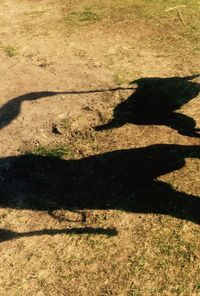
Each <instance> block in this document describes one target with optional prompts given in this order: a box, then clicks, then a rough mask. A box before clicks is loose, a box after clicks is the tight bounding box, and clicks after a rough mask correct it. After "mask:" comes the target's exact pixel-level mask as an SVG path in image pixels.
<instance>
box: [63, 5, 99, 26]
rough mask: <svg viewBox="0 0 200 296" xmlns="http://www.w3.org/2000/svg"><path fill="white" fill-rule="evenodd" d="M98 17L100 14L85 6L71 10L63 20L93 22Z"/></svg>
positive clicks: (97, 19) (77, 22)
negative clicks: (81, 8) (78, 9)
mask: <svg viewBox="0 0 200 296" xmlns="http://www.w3.org/2000/svg"><path fill="white" fill-rule="evenodd" d="M100 19H101V18H100V16H99V15H98V14H97V13H96V12H94V11H93V10H92V8H91V7H85V8H84V9H83V10H80V11H72V12H71V13H69V14H68V15H67V16H65V20H66V21H69V22H70V23H73V24H81V23H84V24H85V23H94V22H96V21H99V20H100Z"/></svg>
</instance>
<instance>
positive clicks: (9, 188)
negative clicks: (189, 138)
mask: <svg viewBox="0 0 200 296" xmlns="http://www.w3.org/2000/svg"><path fill="white" fill-rule="evenodd" d="M188 157H190V158H200V146H184V145H167V144H159V145H152V146H147V147H143V148H136V149H129V150H119V151H113V152H109V153H104V154H100V155H95V156H90V157H87V158H84V159H80V160H61V159H58V158H52V157H42V156H41V157H40V156H35V155H23V156H16V157H7V158H4V159H1V160H0V175H1V180H0V185H1V186H0V196H1V201H0V206H1V207H10V208H16V209H22V208H23V209H31V210H35V211H49V212H54V211H55V210H58V209H67V210H76V211H77V210H85V209H86V210H89V209H120V210H124V211H128V212H135V213H157V214H163V215H169V216H173V217H176V218H180V219H186V220H189V221H192V222H194V223H199V222H200V198H199V197H198V196H194V195H190V194H186V193H184V192H178V191H176V190H175V189H173V188H172V187H171V186H170V185H169V184H167V183H165V182H161V181H158V180H157V178H158V177H160V176H162V175H165V174H168V173H170V172H173V171H175V170H179V169H181V168H182V167H184V165H185V159H186V158H188Z"/></svg>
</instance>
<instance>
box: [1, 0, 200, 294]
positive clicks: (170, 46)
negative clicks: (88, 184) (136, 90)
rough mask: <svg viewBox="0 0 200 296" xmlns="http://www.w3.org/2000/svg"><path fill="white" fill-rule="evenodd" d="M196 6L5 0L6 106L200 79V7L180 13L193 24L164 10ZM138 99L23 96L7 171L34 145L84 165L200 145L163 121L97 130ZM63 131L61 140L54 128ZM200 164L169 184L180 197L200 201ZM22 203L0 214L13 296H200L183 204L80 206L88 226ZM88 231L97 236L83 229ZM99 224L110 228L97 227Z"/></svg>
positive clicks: (4, 144) (5, 149)
mask: <svg viewBox="0 0 200 296" xmlns="http://www.w3.org/2000/svg"><path fill="white" fill-rule="evenodd" d="M13 2H14V3H13ZM185 2H186V1H181V0H180V1H161V0H159V1H156V0H155V1H153V0H152V1H147V0H142V1H141V0H140V1H136V0H135V1H133V0H126V1H119V0H117V1H113V0H109V1H91V0H82V1H63V0H59V1H53V0H43V1H40V0H38V1H33V0H23V1H12V0H2V1H1V4H0V6H1V10H0V37H1V38H0V62H1V65H2V67H1V70H0V71H1V73H0V74H1V81H2V83H1V98H0V103H1V105H2V106H3V105H5V104H6V103H7V102H8V101H9V100H10V99H12V98H14V97H18V96H20V95H23V94H25V93H30V92H39V91H47V90H55V91H65V90H71V89H73V90H80V89H97V88H100V87H110V86H113V85H121V84H126V83H128V82H130V81H133V80H135V79H137V78H140V77H173V76H187V75H192V74H195V73H197V72H198V71H199V69H200V64H199V46H200V43H199V29H200V23H199V18H198V15H199V9H200V8H199V3H197V2H198V1H196V0H188V1H187V7H185V8H182V9H181V10H180V11H181V15H182V17H183V18H184V21H185V23H186V27H185V26H184V25H183V23H182V22H181V21H180V19H179V17H178V15H177V12H176V11H169V12H165V11H164V10H165V9H166V8H168V7H172V6H175V5H181V4H185ZM15 49H17V50H15ZM196 81H198V79H197V80H196ZM131 93H132V91H117V92H114V93H109V92H107V93H103V94H101V93H98V94H84V95H80V94H76V95H59V94H58V95H55V96H52V97H48V96H47V97H45V98H41V99H38V100H32V101H28V100H26V99H24V100H22V101H21V102H20V104H19V106H17V105H16V106H15V107H16V108H18V107H20V108H19V109H20V110H18V111H19V112H18V114H17V115H16V116H15V117H14V118H13V119H12V120H10V122H9V123H8V124H7V125H6V126H5V127H4V128H2V129H1V131H0V139H1V148H0V153H1V158H2V159H1V161H2V162H1V169H2V168H3V169H5V170H6V168H7V167H6V166H4V165H5V164H4V162H3V161H4V160H5V157H7V156H10V155H11V156H16V155H20V154H23V153H24V152H25V151H27V150H29V151H32V152H33V151H36V154H37V155H38V154H42V153H43V152H44V151H46V152H48V155H50V156H51V155H52V153H54V154H55V153H56V156H59V155H58V153H57V152H59V151H60V150H59V151H56V149H57V148H59V147H70V153H71V151H72V152H73V153H71V154H70V155H73V159H83V158H85V157H88V156H91V155H96V154H100V153H106V152H112V151H114V150H121V149H131V148H138V147H145V146H148V145H153V144H158V143H160V144H179V145H199V144H200V141H199V139H198V138H192V137H187V136H183V135H180V134H178V133H177V131H175V130H172V129H170V128H169V127H166V126H162V125H161V126H159V125H157V126H156V125H143V126H142V125H133V124H130V123H126V124H125V125H123V126H121V127H119V128H115V129H111V130H104V131H102V132H97V131H94V127H95V126H97V125H98V124H103V123H106V122H108V121H109V120H110V119H111V118H112V115H113V109H114V108H115V106H116V105H117V104H119V103H120V102H122V101H125V100H126V99H127V98H128V96H130V94H131ZM199 102H200V98H199V96H198V97H197V98H195V99H194V100H191V101H190V102H188V104H186V105H184V106H183V107H182V108H181V110H179V111H180V112H182V113H184V114H186V115H188V116H191V117H192V118H194V119H195V121H196V123H197V126H198V127H200V121H199ZM12 110H13V109H12V108H11V109H9V110H8V115H9V114H11V113H12V112H13V111H12ZM14 110H15V109H14ZM9 112H10V113H9ZM0 116H1V114H0ZM8 118H9V117H8ZM52 126H56V127H57V128H58V129H59V131H60V133H58V134H56V133H54V132H53V131H52ZM38 147H39V148H38ZM44 147H45V148H44ZM56 147H57V148H56ZM41 148H42V149H41ZM52 148H53V149H54V150H53V152H52ZM59 149H60V148H59ZM67 149H68V148H67ZM41 151H43V152H41ZM67 151H69V150H67ZM46 152H45V153H46ZM61 152H62V151H61ZM53 156H54V155H53ZM61 156H63V155H61ZM71 158H72V157H71ZM66 159H68V156H67V157H66ZM66 161H67V160H66ZM119 166H120V163H119ZM199 167H200V160H199V159H197V158H196V159H193V158H187V160H186V164H185V166H184V167H182V168H181V169H180V170H177V171H172V172H170V173H169V174H165V175H164V176H161V177H160V178H159V180H162V181H163V182H166V183H168V184H170V185H171V188H173V189H174V190H177V191H181V192H185V193H186V194H192V195H196V196H199V195H200V175H199V172H200V170H199ZM8 168H9V167H8ZM30 171H31V169H30ZM6 172H7V171H6ZM13 176H14V175H13ZM3 178H4V176H3V175H2V176H1V179H2V180H3ZM12 181H13V180H10V181H9V182H10V183H12ZM1 182H3V181H1ZM10 183H9V184H10ZM9 184H8V185H9ZM18 189H19V187H18ZM18 193H19V192H18ZM14 194H15V192H14ZM12 195H13V192H12ZM161 198H162V196H161ZM4 201H5V196H4V195H3V193H2V202H1V203H3V202H4ZM1 203H0V204H1ZM25 204H26V202H25ZM14 205H15V206H13V207H9V206H8V205H7V207H1V208H0V227H1V229H3V230H4V231H2V232H0V239H1V244H0V294H1V295H2V296H4V295H9V296H14V295H16V296H17V295H20V296H21V295H23V296H28V295H31V296H32V295H34V296H35V295H36V296H43V295H45V296H48V295H50V296H53V295H63V296H64V295H83V296H84V295H94V296H96V295H101V296H103V295H123V296H125V295H126V296H146V295H147V296H150V295H152V296H153V295H154V296H155V295H166V296H167V295H169V296H171V295H181V296H188V295H191V296H193V295H194V296H196V295H200V276H199V274H200V263H199V262H200V260H199V259H200V258H199V257H200V255H199V254H200V250H199V248H200V247H199V246H200V243H199V237H200V228H199V225H198V224H195V223H193V222H191V221H190V220H191V219H190V217H186V216H184V217H185V219H182V220H181V219H178V218H175V217H174V216H176V211H178V209H176V208H175V209H174V213H175V214H174V215H173V211H172V213H171V215H169V216H167V215H162V214H156V213H147V214H144V213H135V212H125V211H123V210H117V209H116V208H115V207H114V206H113V208H112V207H109V209H108V210H105V209H94V210H91V209H87V208H86V209H82V210H81V212H84V213H85V214H86V222H83V221H81V218H80V217H81V215H80V214H77V213H73V212H70V211H67V210H65V209H62V208H60V209H58V210H57V211H56V215H57V216H58V217H62V216H64V217H65V218H67V219H70V220H73V221H75V222H69V221H67V220H66V219H55V218H54V217H52V216H51V215H49V214H48V212H47V211H38V210H37V208H36V209H35V210H33V209H32V210H30V209H27V208H26V206H25V207H24V209H22V207H23V206H24V200H20V198H19V195H18V197H17V200H15V199H14ZM77 228H81V229H82V228H87V229H90V231H88V232H87V231H85V232H86V233H82V234H80V233H77V231H75V230H74V229H77ZM97 228H99V229H101V230H105V232H102V233H100V234H95V233H94V232H93V231H91V229H93V230H95V229H97ZM110 229H111V230H115V229H116V232H117V233H115V231H110ZM6 230H7V233H6ZM40 230H41V232H39V231H40ZM43 230H52V232H51V231H49V232H48V231H46V232H45V231H43ZM53 230H55V232H56V230H57V234H55V232H53ZM59 230H60V232H59ZM106 230H109V231H108V232H106ZM42 231H43V233H42ZM62 231H63V232H62ZM30 232H35V233H32V234H31V233H30ZM23 233H27V235H25V234H24V235H23ZM28 233H29V234H28ZM115 234H116V235H115Z"/></svg>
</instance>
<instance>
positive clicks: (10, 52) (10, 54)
mask: <svg viewBox="0 0 200 296" xmlns="http://www.w3.org/2000/svg"><path fill="white" fill-rule="evenodd" d="M4 51H5V53H6V54H7V56H8V57H10V58H12V57H14V56H16V55H17V49H16V48H15V47H12V46H6V47H5V48H4Z"/></svg>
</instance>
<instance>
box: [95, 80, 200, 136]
mask: <svg viewBox="0 0 200 296" xmlns="http://www.w3.org/2000/svg"><path fill="white" fill-rule="evenodd" d="M199 76H200V75H199V74H197V75H193V76H188V77H170V78H140V79H138V80H135V81H133V82H132V83H137V85H138V87H137V89H136V91H135V92H134V93H133V94H132V95H131V96H130V97H129V98H128V99H127V100H126V101H123V102H122V103H120V104H119V105H117V106H116V107H115V109H114V112H113V119H112V120H111V121H110V122H109V123H107V124H105V125H101V126H97V127H96V130H97V131H100V130H106V129H111V128H116V127H120V126H122V125H124V124H125V123H132V124H138V125H166V126H168V127H171V128H172V129H175V130H176V131H178V133H179V134H182V135H186V136H190V137H200V133H199V132H200V129H196V128H195V126H196V122H195V120H194V119H193V118H191V117H189V116H187V115H184V114H181V113H176V111H177V110H179V109H180V108H181V107H182V106H183V105H184V104H186V103H187V102H189V101H190V100H192V99H194V98H195V97H197V96H198V94H199V91H200V84H199V83H197V82H193V81H191V80H192V79H194V78H197V77H199Z"/></svg>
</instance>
